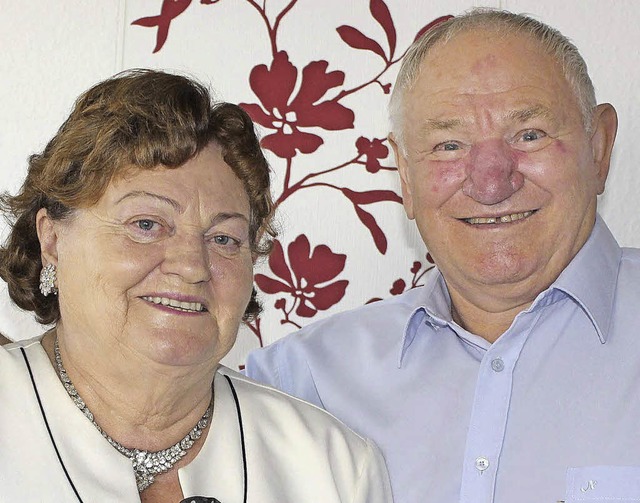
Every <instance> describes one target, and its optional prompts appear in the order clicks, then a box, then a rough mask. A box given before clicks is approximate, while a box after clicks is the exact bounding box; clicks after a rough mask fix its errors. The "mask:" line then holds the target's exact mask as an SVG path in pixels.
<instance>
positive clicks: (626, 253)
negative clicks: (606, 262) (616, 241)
mask: <svg viewBox="0 0 640 503" xmlns="http://www.w3.org/2000/svg"><path fill="white" fill-rule="evenodd" d="M622 262H629V264H630V265H631V266H632V267H635V268H638V267H640V248H622Z"/></svg>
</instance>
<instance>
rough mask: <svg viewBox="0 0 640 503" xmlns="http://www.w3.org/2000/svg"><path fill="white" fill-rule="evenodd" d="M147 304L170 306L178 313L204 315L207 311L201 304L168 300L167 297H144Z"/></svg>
mask: <svg viewBox="0 0 640 503" xmlns="http://www.w3.org/2000/svg"><path fill="white" fill-rule="evenodd" d="M142 298H143V299H144V300H146V301H147V302H151V303H153V304H161V305H163V306H168V307H171V308H173V309H177V310H178V311H185V312H189V313H202V312H204V311H206V309H205V307H204V306H203V305H202V304H201V303H200V302H182V301H179V300H175V299H168V298H167V297H142Z"/></svg>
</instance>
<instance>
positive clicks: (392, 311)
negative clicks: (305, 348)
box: [278, 287, 424, 344]
mask: <svg viewBox="0 0 640 503" xmlns="http://www.w3.org/2000/svg"><path fill="white" fill-rule="evenodd" d="M423 297H424V292H423V288H421V287H418V288H414V289H412V290H408V291H406V292H404V293H402V294H400V295H395V296H393V297H390V298H387V299H384V300H379V301H376V302H372V303H370V304H366V305H364V306H360V307H356V308H353V309H349V310H347V311H343V312H340V313H336V314H333V315H331V316H328V317H326V318H323V319H321V320H318V321H316V322H313V323H311V324H309V325H307V326H305V327H303V328H301V329H300V330H298V331H296V332H294V333H292V334H289V335H288V336H286V337H284V338H283V339H280V341H278V343H280V344H289V343H292V342H293V341H296V342H299V343H312V342H313V341H314V340H315V339H316V338H328V339H332V338H340V339H343V338H344V337H345V336H348V337H355V336H356V334H363V335H366V336H377V335H378V334H389V335H392V334H393V335H394V336H398V337H402V332H403V330H404V327H405V325H406V324H407V322H408V321H409V318H410V317H411V314H412V313H413V312H414V311H415V310H416V309H417V308H418V307H420V306H421V305H423ZM398 330H399V332H398Z"/></svg>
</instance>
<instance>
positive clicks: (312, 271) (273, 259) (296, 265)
mask: <svg viewBox="0 0 640 503" xmlns="http://www.w3.org/2000/svg"><path fill="white" fill-rule="evenodd" d="M287 252H288V255H289V264H291V267H289V265H287V262H286V260H285V256H284V250H283V249H282V245H281V244H280V242H279V241H277V240H276V241H275V243H274V246H273V251H272V252H271V255H270V256H269V266H270V268H271V270H272V271H273V273H274V274H275V275H276V276H277V277H278V278H280V279H273V278H270V277H268V276H265V275H264V274H256V276H255V280H256V283H257V284H258V286H259V287H260V289H261V290H262V291H263V292H265V293H269V294H274V293H280V292H284V293H288V294H290V295H291V296H293V297H294V298H295V299H296V301H297V302H298V307H297V309H296V314H297V315H298V316H302V317H303V318H311V317H312V316H315V314H316V313H317V312H318V311H324V310H326V309H329V308H330V307H331V306H333V305H334V304H336V303H338V302H339V301H340V299H342V297H344V293H345V290H346V288H347V285H348V284H349V282H348V281H347V280H340V281H335V282H333V283H329V284H327V283H328V282H329V281H331V280H332V279H334V278H335V277H336V276H337V275H338V274H340V273H341V272H342V270H343V269H344V264H345V261H346V259H347V256H346V255H341V254H337V253H333V252H332V251H331V250H330V249H329V247H328V246H326V245H319V246H316V247H315V248H314V249H313V253H312V252H311V247H310V245H309V240H308V239H307V236H305V235H304V234H302V235H300V236H298V237H297V238H296V239H295V241H294V242H293V243H291V244H290V245H289V246H288V248H287ZM292 273H293V274H292ZM280 280H282V281H280Z"/></svg>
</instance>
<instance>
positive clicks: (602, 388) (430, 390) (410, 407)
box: [246, 217, 640, 503]
mask: <svg viewBox="0 0 640 503" xmlns="http://www.w3.org/2000/svg"><path fill="white" fill-rule="evenodd" d="M246 372H247V374H248V375H249V376H250V377H253V378H254V379H257V380H259V381H263V382H266V383H268V384H271V385H273V386H275V387H277V388H280V389H282V390H284V391H286V392H288V393H291V394H293V395H296V396H299V397H302V398H304V399H306V400H308V401H310V402H313V403H316V404H318V405H320V406H321V407H324V408H325V409H327V410H328V411H330V412H332V413H333V414H334V415H336V416H337V417H338V418H339V419H342V420H343V421H344V422H345V423H347V424H348V425H349V426H351V427H352V428H353V429H355V430H356V431H358V432H359V433H361V434H363V435H365V436H367V437H370V438H372V439H373V440H374V441H375V442H377V443H378V445H379V446H380V447H381V449H382V452H383V454H384V455H385V458H386V460H387V465H388V467H389V471H390V474H391V483H392V486H393V491H394V496H395V501H396V503H448V502H458V501H459V502H461V503H490V502H496V503H556V502H557V501H561V500H565V501H566V502H567V503H568V502H575V501H581V502H586V501H601V502H605V501H606V502H609V503H610V502H612V501H615V502H616V503H626V502H632V501H633V502H639V501H640V250H633V249H621V248H620V247H619V246H618V244H617V243H616V241H615V239H614V238H613V236H612V235H611V233H610V232H609V230H608V228H607V227H606V226H605V224H604V223H603V222H602V221H601V220H600V218H599V217H598V220H597V222H596V225H595V228H594V230H593V232H592V235H591V236H590V238H589V240H588V241H587V243H586V244H585V245H584V247H583V248H582V249H581V250H580V252H579V253H578V254H577V255H576V257H575V258H574V259H573V261H572V262H571V263H570V264H569V266H568V267H567V268H566V269H565V270H564V272H563V273H562V274H561V275H560V277H559V278H558V279H557V280H556V281H555V282H554V283H553V285H551V287H550V288H549V289H547V290H546V291H544V292H542V293H541V294H540V295H538V297H537V298H536V300H535V301H534V303H533V304H532V305H531V307H530V308H529V309H527V310H526V311H523V312H521V313H520V314H518V316H517V317H516V318H515V320H514V321H513V324H512V325H511V327H510V328H509V329H508V330H507V331H506V332H505V333H504V334H503V335H502V336H501V337H500V338H499V339H498V340H497V341H496V342H495V343H494V344H489V343H488V342H487V341H485V340H484V339H482V338H480V337H478V336H476V335H474V334H471V333H469V332H467V331H466V330H464V329H463V328H461V327H460V326H459V325H458V324H456V323H455V322H454V321H452V319H451V309H450V299H449V295H448V292H447V288H446V286H445V283H444V280H443V278H442V276H441V275H440V273H439V272H437V271H435V270H434V271H433V273H432V274H431V275H430V276H429V277H428V279H427V281H426V284H425V286H424V287H422V288H418V289H415V290H411V291H409V292H406V293H405V294H402V295H399V296H397V297H393V298H391V299H388V300H385V301H382V302H378V303H375V304H370V305H367V306H364V307H361V308H358V309H355V310H352V311H349V312H345V313H341V314H338V315H335V316H332V317H329V318H327V319H324V320H321V321H319V322H317V323H314V324H312V325H310V326H308V327H305V328H304V329H302V330H300V331H299V332H296V333H294V334H291V335H289V336H287V337H285V338H284V339H281V340H279V341H278V342H276V343H275V344H273V345H271V346H269V347H267V348H264V349H260V350H257V351H255V352H253V353H251V354H250V355H249V358H248V360H247V367H246Z"/></svg>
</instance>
